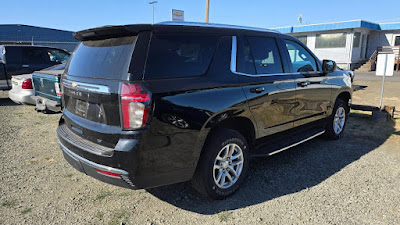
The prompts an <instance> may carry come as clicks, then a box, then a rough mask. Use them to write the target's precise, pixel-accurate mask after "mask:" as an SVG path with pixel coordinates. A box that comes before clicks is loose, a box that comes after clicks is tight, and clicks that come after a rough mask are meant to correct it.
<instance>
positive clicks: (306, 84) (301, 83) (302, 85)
mask: <svg viewBox="0 0 400 225" xmlns="http://www.w3.org/2000/svg"><path fill="white" fill-rule="evenodd" d="M297 86H299V87H307V86H308V82H306V81H303V82H299V83H297Z"/></svg>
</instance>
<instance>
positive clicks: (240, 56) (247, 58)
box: [236, 38, 256, 74]
mask: <svg viewBox="0 0 400 225" xmlns="http://www.w3.org/2000/svg"><path fill="white" fill-rule="evenodd" d="M236 71H237V72H240V73H246V74H256V69H255V67H254V59H253V54H252V53H251V48H250V44H249V42H248V41H247V39H246V38H239V39H238V42H237V56H236Z"/></svg>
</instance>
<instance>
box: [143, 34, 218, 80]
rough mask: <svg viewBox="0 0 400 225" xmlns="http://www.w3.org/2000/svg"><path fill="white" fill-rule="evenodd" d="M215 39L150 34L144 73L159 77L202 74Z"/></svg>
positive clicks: (212, 49) (205, 68)
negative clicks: (150, 38) (151, 35)
mask: <svg viewBox="0 0 400 225" xmlns="http://www.w3.org/2000/svg"><path fill="white" fill-rule="evenodd" d="M218 40H219V37H218V36H199V35H179V34H175V35H173V34H168V35H163V34H159V35H153V37H152V40H151V42H150V49H149V53H148V58H147V62H146V75H145V77H146V78H149V79H162V78H171V77H189V76H199V75H202V74H204V73H205V72H206V70H207V68H208V66H209V64H210V62H211V58H212V56H213V54H214V51H215V48H216V46H217V43H218Z"/></svg>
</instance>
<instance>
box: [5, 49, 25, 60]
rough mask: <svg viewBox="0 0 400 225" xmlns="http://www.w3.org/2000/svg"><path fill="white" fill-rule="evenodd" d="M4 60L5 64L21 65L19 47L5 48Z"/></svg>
mask: <svg viewBox="0 0 400 225" xmlns="http://www.w3.org/2000/svg"><path fill="white" fill-rule="evenodd" d="M5 60H6V62H7V64H11V63H12V64H21V63H22V55H21V48H20V47H6V54H5Z"/></svg>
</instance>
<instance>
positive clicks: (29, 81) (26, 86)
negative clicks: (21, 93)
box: [22, 78, 33, 89]
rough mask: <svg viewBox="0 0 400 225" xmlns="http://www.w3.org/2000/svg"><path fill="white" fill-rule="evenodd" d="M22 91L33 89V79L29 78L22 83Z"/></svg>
mask: <svg viewBox="0 0 400 225" xmlns="http://www.w3.org/2000/svg"><path fill="white" fill-rule="evenodd" d="M22 89H33V86H32V79H31V78H28V79H26V80H24V81H23V82H22Z"/></svg>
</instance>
